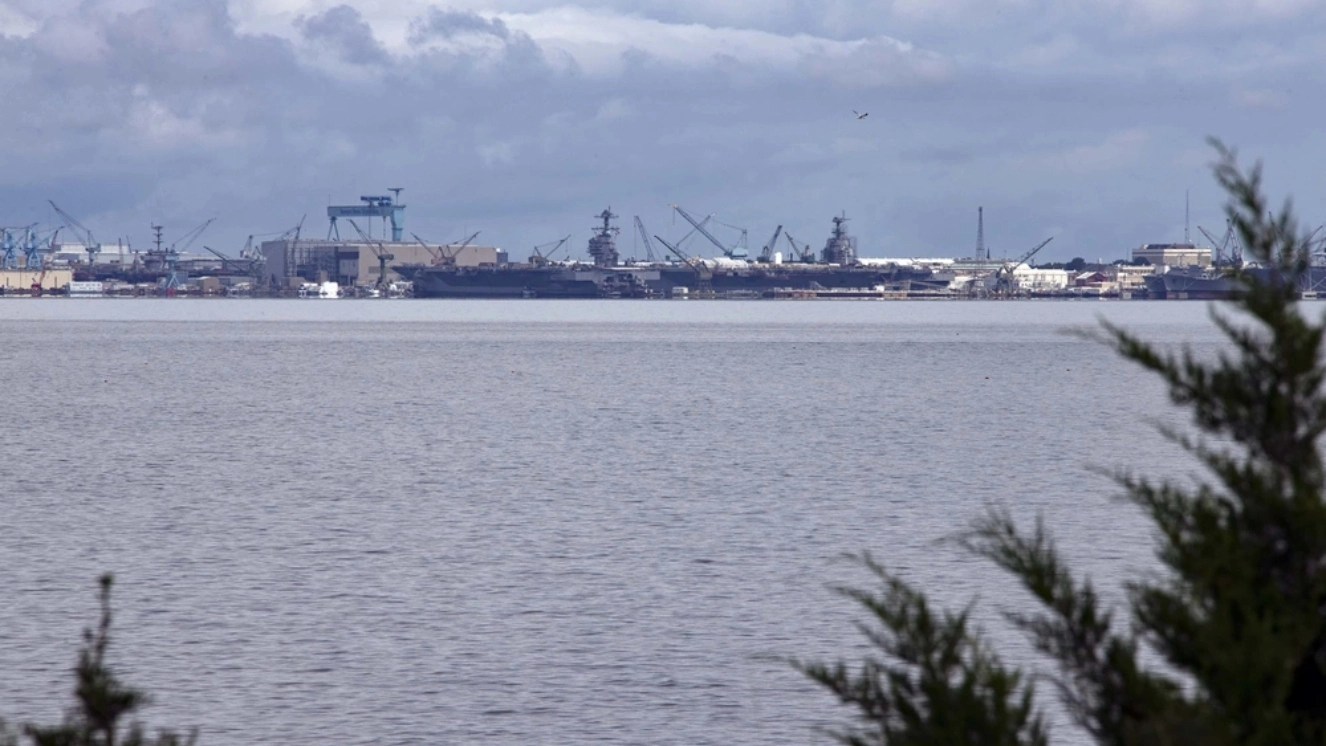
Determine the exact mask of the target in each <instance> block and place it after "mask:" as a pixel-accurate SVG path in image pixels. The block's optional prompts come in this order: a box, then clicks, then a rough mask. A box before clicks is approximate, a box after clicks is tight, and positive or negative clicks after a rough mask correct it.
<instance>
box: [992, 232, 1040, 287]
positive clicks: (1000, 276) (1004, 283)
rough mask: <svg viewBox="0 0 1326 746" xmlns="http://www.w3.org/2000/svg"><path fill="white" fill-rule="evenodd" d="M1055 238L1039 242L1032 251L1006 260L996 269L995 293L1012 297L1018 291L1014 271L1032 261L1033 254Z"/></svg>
mask: <svg viewBox="0 0 1326 746" xmlns="http://www.w3.org/2000/svg"><path fill="white" fill-rule="evenodd" d="M1053 240H1054V236H1050V237H1049V238H1047V239H1045V240H1044V241H1041V242H1040V243H1039V244H1037V245H1036V248H1034V249H1032V250H1031V251H1028V252H1027V253H1025V254H1023V255H1022V256H1021V257H1019V258H1018V260H1017V261H1015V262H1004V265H1003V266H1002V267H1000V268H999V269H997V270H995V286H994V294H995V295H996V296H998V297H1000V298H1008V297H1011V296H1012V295H1013V294H1014V293H1015V292H1016V291H1017V288H1016V286H1014V284H1013V274H1014V272H1015V271H1016V270H1017V268H1018V267H1021V266H1022V265H1023V264H1026V263H1027V262H1029V261H1031V258H1032V257H1033V256H1036V254H1037V252H1039V251H1040V250H1041V249H1043V248H1045V247H1046V245H1048V244H1049V243H1050V242H1051V241H1053Z"/></svg>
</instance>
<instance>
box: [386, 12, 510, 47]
mask: <svg viewBox="0 0 1326 746" xmlns="http://www.w3.org/2000/svg"><path fill="white" fill-rule="evenodd" d="M458 34H485V35H489V36H494V37H496V38H498V39H501V40H503V41H505V40H507V39H510V38H511V31H510V29H508V28H507V27H506V24H505V23H503V22H502V20H501V19H499V18H491V19H490V18H484V17H483V16H481V15H479V14H478V13H475V12H474V11H472V10H465V11H462V10H443V9H442V8H437V7H433V8H429V9H428V13H427V14H426V15H425V16H424V17H422V18H416V19H414V20H413V21H411V22H410V43H411V44H412V45H415V46H418V45H420V44H423V43H425V42H427V41H429V40H430V39H439V38H440V39H448V38H451V37H453V36H456V35H458Z"/></svg>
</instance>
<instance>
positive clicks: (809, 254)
mask: <svg viewBox="0 0 1326 746" xmlns="http://www.w3.org/2000/svg"><path fill="white" fill-rule="evenodd" d="M783 238H786V239H787V245H788V246H791V247H792V258H793V259H795V260H796V261H798V262H805V263H806V264H813V263H814V262H815V250H814V249H812V248H811V247H810V244H801V245H798V244H797V240H796V239H795V238H792V234H791V233H783Z"/></svg>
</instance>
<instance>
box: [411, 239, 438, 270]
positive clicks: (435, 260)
mask: <svg viewBox="0 0 1326 746" xmlns="http://www.w3.org/2000/svg"><path fill="white" fill-rule="evenodd" d="M410 236H412V237H413V238H414V240H415V242H416V243H418V244H419V245H420V246H422V247H424V251H427V252H428V253H429V254H431V255H432V257H433V264H441V262H442V250H441V249H434V248H433V247H432V246H429V245H428V242H427V241H425V240H423V239H422V238H420V237H419V234H418V233H411V234H410Z"/></svg>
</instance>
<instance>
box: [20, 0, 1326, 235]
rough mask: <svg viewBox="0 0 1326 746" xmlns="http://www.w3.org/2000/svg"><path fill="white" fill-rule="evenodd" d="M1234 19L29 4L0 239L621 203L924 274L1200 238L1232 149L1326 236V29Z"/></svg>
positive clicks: (439, 228) (1174, 3)
mask: <svg viewBox="0 0 1326 746" xmlns="http://www.w3.org/2000/svg"><path fill="white" fill-rule="evenodd" d="M1216 4H1218V5H1221V6H1222V7H1221V8H1220V12H1212V10H1211V3H1198V2H1196V0H1089V1H1088V2H1083V3H1078V4H1075V5H1073V6H1066V5H1065V4H1061V3H1050V2H1048V0H993V1H992V2H981V3H978V2H974V1H972V0H930V1H928V2H925V3H921V2H917V1H916V0H893V2H887V3H874V2H871V3H867V2H864V0H860V1H858V0H830V1H829V2H823V3H810V2H808V1H807V0H754V1H751V2H736V3H723V4H718V3H700V2H691V1H690V0H681V2H668V3H664V2H652V1H649V0H639V1H636V2H627V1H619V2H608V3H600V4H595V5H593V6H590V5H583V6H582V5H574V4H567V3H553V2H542V1H541V0H513V1H511V2H498V3H485V4H480V3H477V2H473V3H471V2H458V3H452V4H447V5H438V4H429V3H425V2H417V3H416V2H400V3H383V2H368V1H367V0H365V1H364V2H348V3H336V2H315V1H310V0H234V1H232V2H225V1H224V0H200V1H199V2H191V3H174V2H168V0H44V1H42V2H37V1H34V0H11V1H10V2H8V3H6V4H4V5H0V82H2V83H3V85H4V90H5V91H6V93H7V96H6V100H7V101H10V102H18V103H17V105H11V107H10V110H11V113H10V115H9V116H7V117H5V118H0V142H3V143H4V145H3V146H0V147H3V148H4V149H5V153H4V155H5V162H6V163H7V165H8V168H6V169H5V170H4V172H3V173H0V196H2V197H3V198H4V201H3V203H0V204H4V205H5V208H4V209H5V210H6V212H7V214H6V215H5V216H4V217H3V218H0V220H5V221H7V224H24V223H27V222H32V221H33V220H43V221H48V222H50V221H53V220H54V216H52V215H51V214H50V209H49V207H48V206H46V203H45V200H46V199H48V198H49V199H54V200H55V201H56V202H58V203H60V204H61V206H62V207H64V208H65V209H67V210H69V211H70V212H72V213H74V214H75V215H77V216H79V218H80V220H82V222H84V223H86V224H88V225H89V226H90V227H92V228H93V229H94V230H95V231H96V233H97V234H98V236H99V237H101V238H102V239H103V240H108V239H109V238H110V237H112V236H120V237H124V238H127V239H128V240H131V241H133V242H135V243H145V242H146V240H147V236H148V225H150V224H151V223H152V222H162V223H165V224H166V225H167V230H168V233H169V232H171V231H175V232H178V233H183V232H185V231H187V230H189V229H190V228H192V227H193V226H194V225H197V224H199V223H201V222H202V221H203V220H206V219H207V218H210V217H217V218H218V220H217V222H216V223H215V225H214V227H213V228H212V229H209V232H208V233H207V234H205V235H204V237H203V242H204V243H207V244H208V245H210V246H212V247H214V248H217V249H219V250H222V251H228V252H234V251H236V250H237V249H238V247H239V245H241V244H242V243H243V242H244V240H245V238H246V237H247V236H248V235H250V234H262V233H267V232H277V231H281V230H284V229H285V228H287V227H290V226H291V225H293V224H295V223H296V222H298V221H299V220H300V219H301V217H303V216H304V215H306V214H307V215H308V218H307V222H306V225H308V226H310V228H309V230H312V231H314V232H317V231H319V230H321V228H318V227H316V226H319V225H321V223H322V219H323V218H322V215H323V212H322V209H323V207H324V206H325V205H326V204H328V203H331V202H334V203H346V202H354V201H356V199H357V197H358V196H359V195H360V194H370V193H378V192H381V191H382V190H384V189H386V188H387V187H395V186H400V187H404V188H405V192H404V195H403V196H404V198H405V201H406V202H407V203H408V204H409V205H410V207H409V209H408V210H407V222H408V223H409V226H408V227H409V228H410V230H412V231H414V232H418V233H420V235H424V236H427V237H429V238H434V239H437V240H443V239H450V238H456V237H458V236H460V235H462V234H463V233H464V232H467V231H468V232H472V231H473V230H482V231H483V237H484V239H485V240H488V241H491V242H494V243H498V244H500V245H503V246H506V247H507V248H509V249H511V250H512V252H513V254H514V255H516V256H522V255H523V253H524V251H525V249H526V248H527V247H528V246H532V245H534V244H538V243H543V242H545V241H548V240H551V239H553V238H557V237H560V236H562V235H565V234H566V233H568V232H572V233H575V234H576V235H577V236H578V238H576V239H575V243H577V244H579V247H578V250H579V251H583V248H582V247H583V239H584V238H585V237H587V236H588V229H589V225H590V219H589V218H590V216H591V215H593V214H594V213H597V212H598V211H599V210H601V209H603V207H605V206H608V205H611V206H612V207H613V209H614V210H615V211H616V212H619V213H621V214H623V215H628V216H629V215H631V214H639V215H641V216H642V217H644V219H645V220H646V222H648V223H650V224H651V227H652V228H655V229H656V230H657V232H660V233H663V234H664V235H667V232H668V231H671V230H673V229H674V228H673V226H672V221H671V218H670V216H669V215H668V211H667V207H666V205H667V204H669V203H674V202H675V203H679V204H682V205H685V206H687V207H689V208H693V209H694V210H696V211H702V212H706V213H709V212H713V213H715V214H716V215H717V216H718V217H719V219H720V220H723V221H724V222H727V223H730V224H736V225H741V226H744V227H748V228H749V229H750V231H751V233H752V235H763V234H764V233H766V232H769V231H772V228H773V226H774V225H775V224H778V223H782V224H785V225H786V226H787V227H788V230H793V231H794V232H795V234H796V235H798V237H800V238H802V239H803V240H807V239H813V240H815V241H818V240H820V239H821V234H825V233H827V230H828V228H829V218H830V217H831V216H832V215H834V214H837V213H838V212H839V211H843V210H845V211H847V213H848V214H849V215H850V216H852V217H853V218H854V219H853V222H852V224H851V225H852V226H853V230H854V232H855V233H856V234H857V235H858V236H859V237H860V240H861V244H862V246H863V250H864V252H865V253H867V254H869V255H875V256H885V255H895V256H919V255H936V254H948V255H954V254H962V253H964V252H968V251H970V249H971V245H972V244H973V243H974V238H975V236H974V233H975V227H974V213H975V208H976V207H977V206H978V205H983V206H984V207H985V208H986V216H987V221H988V222H987V236H988V241H989V242H990V243H991V244H992V245H994V246H995V250H996V252H998V251H1000V250H1006V251H1008V252H1009V253H1016V252H1017V251H1019V250H1020V249H1022V248H1023V247H1030V246H1032V245H1035V243H1038V242H1039V240H1040V239H1041V238H1043V237H1044V236H1045V235H1049V234H1051V233H1054V234H1056V235H1057V238H1056V241H1055V243H1054V244H1052V245H1051V248H1050V249H1047V252H1048V254H1049V258H1055V257H1060V258H1067V257H1071V256H1086V257H1089V258H1095V257H1097V256H1100V257H1103V258H1112V257H1116V256H1121V255H1122V254H1123V252H1125V251H1126V250H1127V249H1128V248H1129V247H1131V246H1133V245H1136V244H1138V243H1141V242H1143V241H1158V240H1173V239H1177V238H1181V237H1182V227H1183V226H1182V215H1183V213H1182V203H1183V193H1184V191H1185V190H1186V189H1189V190H1191V191H1192V194H1193V205H1194V216H1195V217H1196V219H1197V220H1199V221H1202V220H1205V221H1210V222H1215V221H1218V220H1219V217H1218V214H1217V210H1218V202H1219V195H1217V194H1216V193H1215V192H1214V190H1213V189H1212V188H1211V187H1210V179H1209V177H1208V176H1207V175H1206V173H1205V171H1204V166H1203V164H1204V162H1205V160H1206V158H1205V155H1204V151H1203V146H1202V139H1203V137H1204V136H1205V135H1207V134H1216V135H1220V136H1222V137H1224V138H1226V139H1228V140H1229V141H1231V142H1233V143H1236V144H1239V145H1240V146H1242V148H1243V149H1244V151H1245V152H1249V153H1257V154H1264V155H1265V156H1266V157H1267V159H1268V162H1269V165H1270V173H1269V176H1270V177H1271V180H1272V181H1271V183H1272V185H1273V186H1280V187H1282V188H1283V189H1285V190H1289V191H1294V192H1296V193H1297V195H1298V203H1299V205H1300V207H1301V208H1302V209H1303V210H1304V211H1305V212H1307V213H1308V217H1309V218H1312V217H1317V218H1318V219H1319V220H1326V216H1324V215H1322V213H1323V211H1326V205H1324V204H1322V203H1321V202H1320V200H1321V198H1320V197H1319V196H1318V195H1321V194H1323V189H1322V186H1323V185H1322V183H1321V180H1322V178H1323V177H1321V176H1319V175H1318V172H1319V171H1320V169H1314V168H1312V167H1311V163H1312V162H1313V161H1314V158H1313V156H1317V155H1320V154H1321V152H1322V149H1323V147H1326V144H1324V143H1323V138H1322V136H1321V135H1320V134H1318V131H1317V128H1316V127H1314V126H1313V124H1312V122H1313V121H1314V120H1315V119H1316V118H1317V117H1319V116H1320V115H1321V114H1322V112H1321V111H1320V109H1321V106H1322V105H1321V104H1320V103H1318V101H1317V99H1318V97H1317V96H1315V95H1313V93H1314V92H1315V91H1318V90H1320V89H1321V83H1322V82H1323V81H1322V72H1321V70H1323V69H1326V68H1323V66H1322V62H1323V59H1322V57H1323V56H1326V53H1324V52H1323V51H1322V50H1326V43H1324V42H1326V38H1323V37H1326V23H1323V21H1324V20H1326V13H1324V12H1323V11H1322V10H1321V9H1319V7H1318V5H1317V4H1314V3H1309V2H1306V1H1305V0H1217V3H1216ZM853 109H857V110H862V111H870V112H871V114H870V117H869V118H867V119H864V120H857V119H856V118H855V117H853V116H852V115H851V111H852V110H853ZM1314 200H1316V201H1314ZM1194 232H1195V229H1194ZM623 235H624V238H625V236H626V234H625V233H624V234H623ZM624 244H625V245H624V249H625V252H624V253H626V254H627V255H629V254H630V253H631V243H630V241H624Z"/></svg>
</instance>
